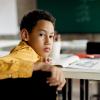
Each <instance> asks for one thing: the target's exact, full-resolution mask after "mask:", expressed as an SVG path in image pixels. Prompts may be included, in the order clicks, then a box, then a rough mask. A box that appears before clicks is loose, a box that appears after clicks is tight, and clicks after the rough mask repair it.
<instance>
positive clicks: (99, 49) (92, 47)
mask: <svg viewBox="0 0 100 100" xmlns="http://www.w3.org/2000/svg"><path fill="white" fill-rule="evenodd" d="M86 53H87V54H100V42H92V41H89V42H88V43H87V48H86ZM98 93H100V82H98ZM94 98H97V100H100V94H94V95H92V96H91V97H90V100H92V99H94Z"/></svg>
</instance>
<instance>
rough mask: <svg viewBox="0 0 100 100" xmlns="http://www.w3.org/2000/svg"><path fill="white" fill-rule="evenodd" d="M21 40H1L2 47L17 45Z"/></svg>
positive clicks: (0, 45)
mask: <svg viewBox="0 0 100 100" xmlns="http://www.w3.org/2000/svg"><path fill="white" fill-rule="evenodd" d="M19 41H20V40H0V48H4V47H9V46H15V45H17V44H18V43H19Z"/></svg>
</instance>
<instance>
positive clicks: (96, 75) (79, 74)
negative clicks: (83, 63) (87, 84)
mask: <svg viewBox="0 0 100 100" xmlns="http://www.w3.org/2000/svg"><path fill="white" fill-rule="evenodd" d="M62 70H63V72H64V75H65V77H66V78H72V79H88V80H100V70H95V69H73V68H62Z"/></svg>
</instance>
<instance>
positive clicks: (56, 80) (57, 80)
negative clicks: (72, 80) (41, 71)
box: [47, 66, 66, 90]
mask: <svg viewBox="0 0 100 100" xmlns="http://www.w3.org/2000/svg"><path fill="white" fill-rule="evenodd" d="M51 73H52V76H51V77H50V78H48V79H47V83H48V84H49V85H50V86H58V87H57V90H62V88H63V86H64V85H65V83H66V80H65V77H64V74H63V72H62V70H61V69H60V68H58V67H56V66H52V68H51Z"/></svg>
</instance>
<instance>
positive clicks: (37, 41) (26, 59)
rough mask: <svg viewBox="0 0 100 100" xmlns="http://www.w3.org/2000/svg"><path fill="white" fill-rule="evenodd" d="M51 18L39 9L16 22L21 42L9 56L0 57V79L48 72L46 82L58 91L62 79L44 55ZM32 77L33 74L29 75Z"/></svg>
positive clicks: (50, 34)
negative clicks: (18, 24) (18, 25)
mask: <svg viewBox="0 0 100 100" xmlns="http://www.w3.org/2000/svg"><path fill="white" fill-rule="evenodd" d="M54 26H55V18H54V17H53V16H52V15H51V14H50V13H48V12H46V11H43V10H35V11H32V12H29V13H28V14H27V15H25V16H24V17H23V19H22V21H21V24H20V34H21V40H22V41H21V42H20V43H19V45H18V46H16V47H15V48H14V49H13V50H12V51H11V52H10V54H9V55H7V56H5V57H1V58H0V79H8V78H14V79H15V78H30V77H31V76H32V74H34V72H35V71H38V70H41V71H45V72H51V74H52V75H51V76H50V77H48V78H47V80H46V82H47V83H48V84H49V85H50V86H57V90H61V89H62V88H63V86H64V84H65V78H64V75H63V72H62V71H61V69H59V68H57V67H56V66H53V65H51V61H50V59H49V58H48V57H49V55H50V53H51V50H52V45H53V41H54ZM33 77H34V76H33Z"/></svg>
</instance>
